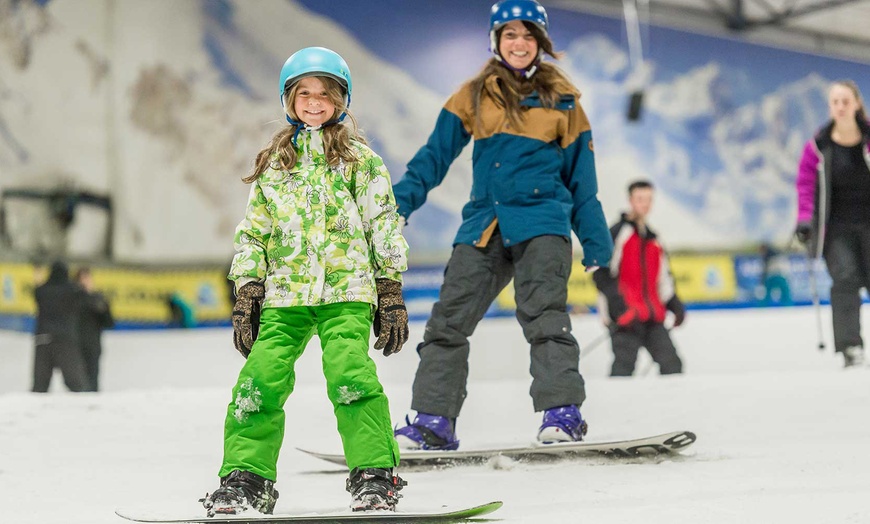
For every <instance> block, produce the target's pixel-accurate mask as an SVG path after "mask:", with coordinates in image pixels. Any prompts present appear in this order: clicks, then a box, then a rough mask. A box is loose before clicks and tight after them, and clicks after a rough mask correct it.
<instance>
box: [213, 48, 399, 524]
mask: <svg viewBox="0 0 870 524" xmlns="http://www.w3.org/2000/svg"><path fill="white" fill-rule="evenodd" d="M279 90H280V95H281V102H282V105H283V106H284V110H285V113H286V115H287V120H288V122H289V123H290V125H289V126H287V127H285V128H284V129H282V130H281V131H279V132H278V133H277V134H276V135H275V136H274V137H273V138H272V141H271V143H270V144H269V146H268V147H267V148H266V149H264V150H263V151H261V152H260V153H259V154H258V155H257V158H256V163H255V169H254V172H253V173H252V174H251V175H250V176H249V177H247V178H245V179H244V181H245V182H247V183H251V184H252V186H251V193H250V198H249V200H248V206H247V211H246V213H245V218H244V220H242V222H241V223H240V224H239V226H238V228H237V229H236V234H235V248H236V252H237V253H236V256H235V258H234V259H233V264H232V267H231V269H230V274H229V278H230V279H231V280H234V281H235V283H236V294H237V299H236V302H235V306H234V307H233V342H234V344H235V346H236V349H238V350H239V352H240V353H241V354H242V355H243V356H244V357H245V358H246V359H247V361H246V362H245V365H244V366H243V367H242V370H241V372H240V373H239V379H238V382H237V383H236V386H235V388H234V389H233V396H232V401H231V402H230V404H229V407H228V408H227V417H226V422H225V425H224V459H223V465H222V466H221V468H220V472H219V476H220V477H221V483H220V487H219V488H218V489H217V490H215V491H214V493H212V494H210V495H207V496H206V497H205V498H204V499H203V501H202V502H203V505H204V506H205V508H206V509H207V511H208V515H209V516H214V515H215V514H219V513H220V514H235V513H238V512H240V511H244V510H246V509H248V508H254V509H256V510H257V511H259V512H261V513H272V510H273V508H274V507H275V502H276V500H277V498H278V492H277V491H276V490H275V488H274V484H275V480H276V478H277V471H276V469H277V462H278V452H279V450H280V448H281V443H282V441H283V439H284V410H283V406H284V403H285V402H286V400H287V398H288V396H289V395H290V393H291V392H292V391H293V386H294V384H295V382H296V376H295V374H294V364H295V363H296V360H297V359H298V358H299V357H300V355H301V354H302V352H303V351H304V350H305V347H306V345H307V344H308V341H309V340H310V339H311V337H312V336H313V335H314V334H317V335H318V337H319V338H320V345H321V348H322V350H323V373H324V375H325V376H326V383H327V390H328V396H329V399H330V401H331V402H332V404H333V406H334V408H335V417H336V419H337V422H338V431H339V433H340V434H341V438H342V443H343V445H344V454H345V457H346V458H347V465H348V468H349V469H350V476H349V478H348V480H347V490H348V491H349V492H350V493H351V497H352V500H351V508H352V509H353V510H354V511H358V510H371V509H387V510H393V509H395V507H396V503H397V502H398V499H399V497H400V495H399V494H398V491H399V490H400V489H402V487H403V486H404V485H405V483H404V481H402V480H401V479H400V478H399V477H398V476H396V475H394V474H393V468H395V467H396V466H397V465H398V463H399V451H398V447H397V445H396V441H395V439H394V438H393V430H392V428H391V426H390V412H389V406H388V403H387V397H386V396H385V395H384V391H383V388H382V387H381V384H380V382H379V380H378V377H377V372H376V369H375V364H374V362H373V361H372V359H371V358H370V357H369V355H368V351H369V331H370V329H371V328H372V325H373V323H374V331H375V335H376V336H377V337H378V339H377V341H376V342H375V345H374V346H375V348H376V349H382V350H383V351H384V355H386V356H389V355H391V354H393V353H396V352H398V351H399V350H401V349H402V345H403V344H404V343H405V340H406V339H407V337H408V314H407V311H406V310H405V304H404V301H403V299H402V284H401V272H402V271H405V270H406V269H407V251H408V245H407V243H406V242H405V239H404V238H403V237H402V234H401V230H400V228H399V215H398V214H397V213H396V204H395V200H394V197H393V192H392V187H391V182H390V175H389V173H388V172H387V169H386V167H384V163H383V161H382V160H381V158H380V157H379V156H378V155H377V154H375V153H374V152H373V151H372V150H371V149H369V148H368V147H367V146H366V144H365V141H364V139H363V138H361V137H360V135H359V134H358V131H357V128H356V121H355V120H354V118H353V116H352V115H351V114H350V112H349V111H348V107H349V106H350V99H351V92H352V82H351V76H350V70H349V69H348V66H347V63H345V61H344V59H342V58H341V56H339V55H338V54H336V53H335V52H333V51H330V50H329V49H325V48H322V47H309V48H306V49H302V50H300V51H298V52H297V53H295V54H293V56H291V57H290V58H289V59H288V60H287V62H286V63H285V64H284V67H283V69H282V70H281V76H280V85H279ZM373 311H374V313H373Z"/></svg>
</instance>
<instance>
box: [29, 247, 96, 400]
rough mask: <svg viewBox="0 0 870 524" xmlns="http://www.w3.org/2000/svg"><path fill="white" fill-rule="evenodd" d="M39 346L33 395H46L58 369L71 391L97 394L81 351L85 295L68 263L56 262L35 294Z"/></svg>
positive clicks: (34, 362) (34, 371) (34, 372)
mask: <svg viewBox="0 0 870 524" xmlns="http://www.w3.org/2000/svg"><path fill="white" fill-rule="evenodd" d="M34 297H35V298H36V332H35V336H34V344H35V346H36V349H35V352H34V357H33V391H34V392H35V393H45V392H47V391H48V387H49V385H50V384H51V377H52V374H53V373H54V369H55V368H59V369H60V371H61V373H63V381H64V383H65V384H66V387H67V388H69V390H70V391H75V392H81V391H93V389H94V388H93V385H92V384H91V381H90V379H89V378H88V373H87V371H86V369H85V362H84V359H83V358H82V349H81V335H80V326H81V316H82V311H83V310H84V308H85V303H86V300H87V295H86V293H85V291H84V290H83V289H82V288H80V287H79V286H77V285H76V284H75V283H73V282H72V281H70V278H69V268H68V267H67V265H66V264H65V263H64V262H60V261H58V262H54V263H53V264H52V265H51V270H50V272H49V275H48V280H47V281H46V282H45V283H44V284H42V285H40V286H38V287H37V288H36V291H35V292H34Z"/></svg>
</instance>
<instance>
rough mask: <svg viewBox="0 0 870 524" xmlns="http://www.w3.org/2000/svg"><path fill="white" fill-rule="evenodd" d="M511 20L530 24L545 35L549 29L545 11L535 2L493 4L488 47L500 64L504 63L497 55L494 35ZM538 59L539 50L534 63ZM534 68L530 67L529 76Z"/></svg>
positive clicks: (520, 0)
mask: <svg viewBox="0 0 870 524" xmlns="http://www.w3.org/2000/svg"><path fill="white" fill-rule="evenodd" d="M512 20H523V21H525V22H531V23H533V24H535V25H536V26H538V28H539V29H540V30H541V31H543V32H544V34H545V35H547V34H548V31H549V29H550V22H549V20H548V19H547V11H546V10H545V9H544V6H542V5H541V4H539V3H538V2H537V1H536V0H503V1H501V2H498V3H496V4H493V6H492V9H491V10H490V14H489V45H490V50H491V51H492V54H494V55H495V57H496V58H498V59H499V60H500V61H502V63H505V61H504V59H503V58H502V57H501V55H499V54H498V37H497V36H496V34H497V33H498V30H499V28H501V26H503V25H504V24H506V23H508V22H510V21H512ZM540 58H541V51H540V49H539V50H538V59H537V60H536V61H535V63H537V61H538V60H540ZM534 67H535V66H532V69H531V70H530V71H531V72H530V73H529V76H530V75H531V73H532V72H534Z"/></svg>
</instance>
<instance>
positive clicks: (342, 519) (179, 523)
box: [115, 501, 502, 524]
mask: <svg viewBox="0 0 870 524" xmlns="http://www.w3.org/2000/svg"><path fill="white" fill-rule="evenodd" d="M501 506H502V502H501V501H495V502H489V503H487V504H481V505H480V506H474V507H469V508H461V509H456V510H445V511H440V512H439V511H431V512H430V511H425V512H403V511H402V510H401V509H400V510H398V511H395V512H391V511H363V512H357V513H351V512H350V511H348V512H346V513H314V514H306V515H258V514H253V515H226V516H224V515H221V516H215V517H192V518H184V519H161V518H153V517H147V516H136V515H133V514H129V513H126V512H122V511H116V512H115V514H116V515H118V516H119V517H122V518H125V519H127V520H132V521H134V522H151V523H154V524H184V523H187V524H204V523H214V522H232V523H233V524H291V523H292V524H300V523H306V522H311V523H317V524H323V523H325V522H333V523H335V524H356V523H358V522H412V523H415V524H416V523H420V524H423V523H426V522H445V523H446V522H462V521H465V520H468V519H475V518H477V517H482V516H483V515H488V514H490V513H492V512H493V511H495V510H497V509H498V508H500V507H501Z"/></svg>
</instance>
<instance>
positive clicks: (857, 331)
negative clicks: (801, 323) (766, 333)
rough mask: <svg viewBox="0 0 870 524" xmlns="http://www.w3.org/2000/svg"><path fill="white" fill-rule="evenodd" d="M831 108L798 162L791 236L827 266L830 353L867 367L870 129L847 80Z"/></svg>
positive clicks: (838, 85) (832, 94)
mask: <svg viewBox="0 0 870 524" xmlns="http://www.w3.org/2000/svg"><path fill="white" fill-rule="evenodd" d="M828 107H829V109H830V115H831V120H830V121H829V122H828V123H827V124H826V125H825V126H824V127H822V128H821V129H820V130H819V131H818V132H817V133H816V134H815V136H814V137H813V138H812V139H811V140H810V141H808V142H807V144H806V146H805V147H804V150H803V155H802V157H801V161H800V167H799V170H798V177H797V193H798V223H797V229H796V231H795V234H796V236H797V238H798V240H800V241H801V242H802V243H803V244H804V245H806V246H807V248H808V249H809V252H810V254H811V255H813V256H815V257H816V258H818V257H824V259H825V263H826V264H827V266H828V272H829V273H830V275H831V280H832V281H833V283H832V285H831V311H832V316H833V324H834V347H835V349H836V351H837V352H838V353H842V354H843V358H844V363H845V365H846V367H850V366H856V365H860V364H862V363H863V362H864V341H863V340H862V338H861V320H860V310H861V288H862V287H865V288H868V289H870V124H868V122H867V114H866V111H865V109H864V102H863V100H862V98H861V92H860V91H859V89H858V86H857V85H856V84H855V82H853V81H851V80H840V81H837V82H834V83H833V84H832V85H831V88H830V91H829V92H828Z"/></svg>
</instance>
